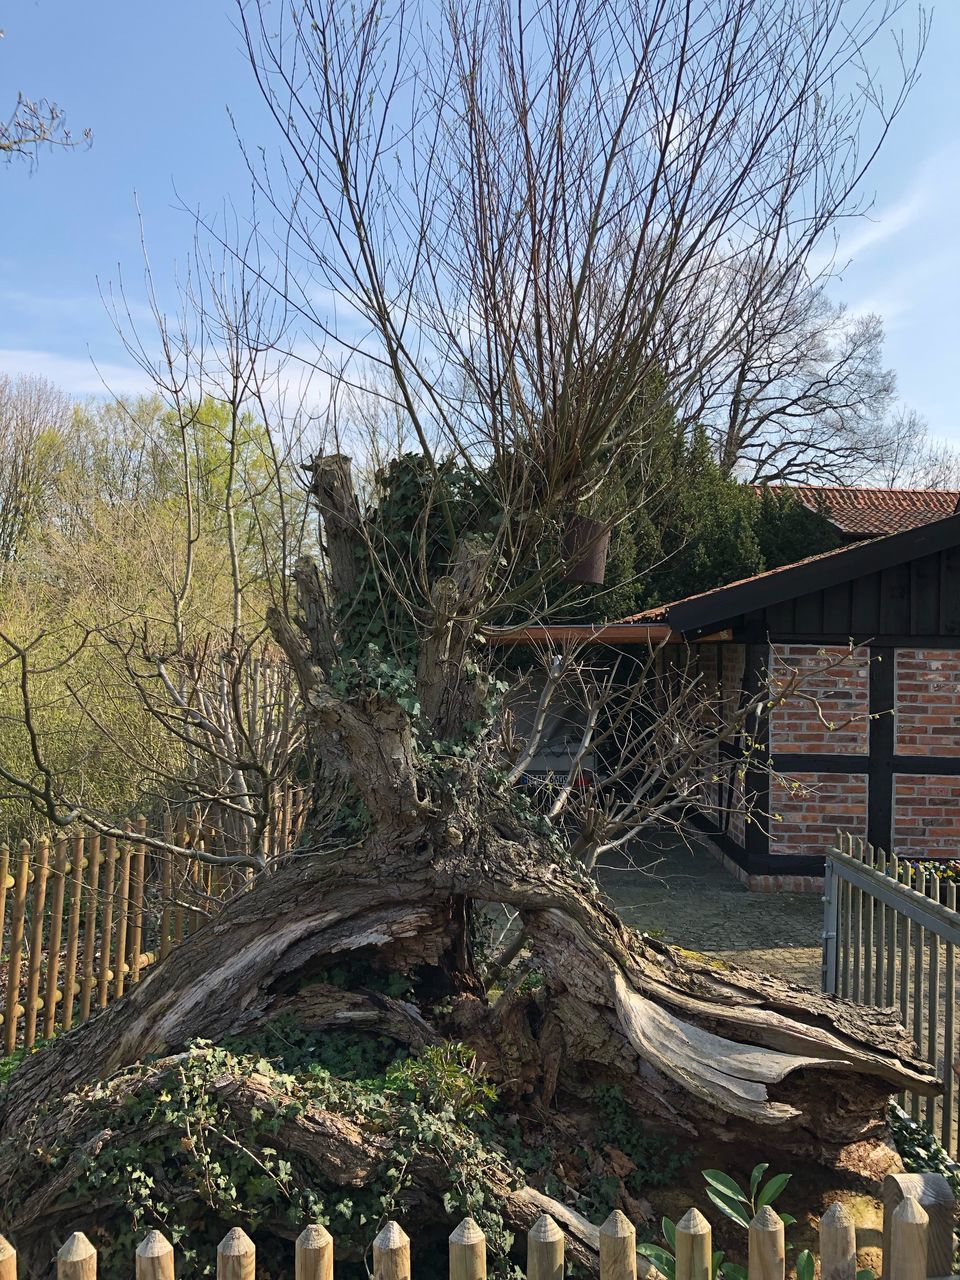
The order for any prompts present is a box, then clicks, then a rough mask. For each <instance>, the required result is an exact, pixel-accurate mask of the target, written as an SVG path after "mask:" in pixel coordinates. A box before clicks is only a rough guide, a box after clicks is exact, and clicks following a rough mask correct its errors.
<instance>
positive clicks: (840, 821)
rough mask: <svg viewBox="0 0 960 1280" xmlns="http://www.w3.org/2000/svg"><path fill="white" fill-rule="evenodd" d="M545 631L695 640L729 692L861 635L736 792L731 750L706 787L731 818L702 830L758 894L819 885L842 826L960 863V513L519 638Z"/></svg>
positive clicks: (620, 643) (611, 640) (913, 852)
mask: <svg viewBox="0 0 960 1280" xmlns="http://www.w3.org/2000/svg"><path fill="white" fill-rule="evenodd" d="M538 631H539V633H540V634H548V633H553V632H556V635H555V636H554V637H553V638H554V639H558V638H561V634H560V633H561V632H562V633H563V634H564V635H565V636H569V638H571V639H573V638H580V639H588V638H593V639H596V640H598V641H602V642H603V644H605V645H607V646H609V647H611V648H613V649H615V650H619V651H623V652H628V651H629V650H630V648H631V647H632V646H633V645H636V644H643V645H645V646H646V645H648V644H649V642H650V640H651V639H652V640H661V639H664V638H669V639H670V640H672V641H674V642H686V643H688V644H691V645H694V646H695V647H696V652H697V655H698V660H699V662H700V664H701V669H702V670H703V671H704V672H705V674H706V675H707V676H708V678H709V680H710V681H711V682H713V683H714V685H715V686H716V687H718V688H719V689H720V690H721V693H722V692H723V691H727V690H729V691H731V692H733V691H739V690H746V689H750V688H754V689H756V688H758V687H759V685H758V682H761V681H764V680H766V679H767V678H768V673H769V672H771V671H774V672H775V671H776V670H777V667H778V664H784V663H785V664H787V665H788V666H789V667H790V668H792V669H797V670H800V671H801V672H802V671H803V670H804V668H807V669H808V670H809V669H810V668H812V667H817V668H822V667H823V665H824V662H823V654H824V652H826V653H827V654H829V653H831V652H832V653H835V654H838V655H839V654H841V653H842V652H843V651H844V650H845V649H846V648H847V647H848V645H849V643H850V642H851V641H852V642H853V644H854V646H855V650H854V659H853V660H852V661H848V662H847V663H845V664H844V665H843V666H842V667H837V668H835V669H834V670H833V671H831V672H829V673H828V674H826V675H820V676H818V677H816V679H817V682H818V686H819V687H818V688H817V689H816V693H817V703H816V704H814V703H811V702H810V701H805V700H791V701H789V702H787V703H786V704H785V705H783V706H781V707H778V708H776V709H774V710H773V712H772V713H771V715H770V716H769V718H768V719H767V721H766V723H765V724H764V725H763V727H762V729H761V736H762V741H761V751H762V753H765V755H766V756H767V758H768V759H772V761H773V766H774V767H773V769H772V770H771V769H768V768H766V767H764V766H763V764H762V763H757V764H756V765H754V766H753V767H751V768H750V769H749V770H748V771H747V774H746V778H745V779H744V781H743V791H742V794H740V795H738V794H737V791H736V788H735V786H734V785H733V783H732V782H731V779H732V778H734V777H735V775H736V772H737V771H736V770H735V769H734V768H733V767H732V766H733V762H734V761H735V760H736V759H737V758H741V759H742V749H741V748H740V747H738V746H737V744H730V745H729V746H725V748H724V751H723V756H722V757H721V758H720V759H719V760H718V761H717V762H716V763H717V765H718V768H717V769H716V770H715V775H716V779H717V780H715V781H713V782H712V783H711V784H710V785H712V786H713V787H717V788H719V787H727V788H728V794H727V797H726V800H725V802H724V803H723V804H720V805H719V806H718V808H719V809H720V810H721V811H722V814H723V816H722V818H721V819H719V820H717V819H715V818H711V819H709V820H708V818H707V817H706V815H704V817H703V822H702V825H703V827H704V830H705V831H706V832H707V833H708V834H709V835H710V836H711V837H712V839H713V841H714V843H715V844H716V845H717V847H718V848H719V850H720V851H721V853H722V856H723V858H724V861H725V863H726V865H727V866H728V868H729V869H730V870H731V871H733V872H734V873H735V874H736V875H738V876H739V877H740V878H741V879H743V880H744V881H745V882H746V883H747V884H748V885H749V886H750V887H751V888H757V889H772V888H792V889H813V888H815V887H817V884H818V880H817V878H818V877H819V876H821V875H822V871H823V859H824V853H825V851H826V850H828V849H829V848H831V846H832V845H833V843H834V841H835V838H836V831H837V829H838V828H843V829H845V830H846V831H850V832H852V833H853V834H855V835H862V836H864V837H866V838H867V839H868V840H869V841H870V842H871V843H872V844H874V845H876V846H878V847H881V848H884V849H893V850H895V851H896V852H897V853H898V854H900V855H901V856H904V855H905V856H911V857H922V858H937V857H946V856H950V857H955V856H956V853H957V849H958V848H960V514H948V515H946V516H941V517H940V518H939V519H937V520H932V521H929V522H926V523H921V524H919V525H915V526H913V527H910V528H907V529H904V530H902V531H900V532H894V533H889V534H887V535H886V536H883V537H878V538H873V539H870V540H860V541H856V542H851V543H849V544H848V545H845V546H843V547H840V548H839V549H837V550H835V551H830V552H826V553H825V554H822V555H818V556H814V557H811V558H810V559H808V560H802V561H799V562H797V563H795V564H790V565H786V566H784V567H782V568H779V569H774V570H771V571H769V572H767V573H761V574H758V575H756V576H755V577H752V578H747V579H744V580H743V581H739V582H733V583H730V584H728V585H726V586H723V587H718V588H716V589H715V590H712V591H707V592H703V593H701V594H699V595H695V596H690V597H687V598H686V599H683V600H676V601H673V602H672V603H670V604H665V605H661V606H658V607H656V608H654V609H650V610H647V611H646V612H644V613H642V614H638V615H637V616H636V617H634V618H629V619H626V620H624V621H623V622H620V623H617V624H614V625H611V626H601V627H593V628H590V627H582V626H580V627H565V628H561V627H546V628H539V629H537V628H529V629H527V632H526V634H527V636H528V637H529V638H531V639H533V638H535V635H534V633H535V632H538ZM830 724H833V725H836V726H839V727H836V728H832V729H831V728H830V727H829V726H830ZM711 801H712V802H713V803H714V804H716V803H717V796H716V795H714V796H711ZM748 812H749V813H753V814H755V815H757V816H756V818H753V819H751V818H750V817H748ZM768 816H769V820H768Z"/></svg>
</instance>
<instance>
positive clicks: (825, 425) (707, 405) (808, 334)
mask: <svg viewBox="0 0 960 1280" xmlns="http://www.w3.org/2000/svg"><path fill="white" fill-rule="evenodd" d="M798 274H799V279H798V280H796V281H792V280H789V279H786V280H784V281H783V282H782V284H781V287H780V290H779V291H777V292H771V293H770V294H769V295H768V296H767V297H765V298H764V301H763V306H761V307H756V308H752V309H747V310H746V311H745V315H744V322H743V325H742V328H741V330H740V334H739V335H738V337H737V340H736V341H735V342H734V343H733V344H732V345H731V348H730V350H729V352H728V355H727V358H726V359H725V360H724V361H720V362H718V363H717V365H716V366H715V367H713V368H711V369H710V370H708V372H707V378H706V379H705V381H704V382H703V383H702V384H701V385H700V386H699V387H698V389H697V392H696V394H695V395H694V396H693V398H692V399H691V401H690V402H689V403H688V405H687V407H686V412H687V414H688V415H689V416H690V418H691V419H692V420H693V421H696V422H703V423H706V424H708V426H709V430H710V433H711V436H712V438H713V441H714V445H715V448H716V451H717V457H718V460H719V462H720V465H721V467H722V468H723V469H724V471H725V472H726V473H727V474H729V475H737V476H740V477H742V478H743V479H744V480H747V481H748V482H750V483H754V484H756V483H783V482H791V481H792V482H795V483H814V484H816V483H824V484H830V483H832V484H851V483H856V482H857V481H862V480H864V479H865V478H867V477H869V476H871V475H872V474H874V473H875V472H876V470H877V468H878V467H879V466H880V465H882V462H883V459H884V458H885V456H886V455H887V453H888V450H889V446H890V443H891V437H893V438H894V439H895V438H896V436H897V432H896V431H895V430H893V429H892V428H893V427H894V424H895V419H894V417H893V414H892V410H893V406H894V402H895V398H896V378H895V377H894V374H893V373H892V371H891V370H889V369H887V368H885V367H884V365H883V350H882V348H883V324H882V321H881V319H880V317H879V316H875V315H867V316H851V315H850V314H849V313H848V312H847V311H846V310H845V309H844V308H843V307H842V306H840V305H837V304H834V303H832V302H831V301H830V299H829V298H828V296H827V292H826V286H825V285H823V284H819V285H816V286H814V285H811V284H810V283H809V282H808V281H807V278H806V276H805V274H804V273H802V272H800V273H798ZM748 287H749V286H748Z"/></svg>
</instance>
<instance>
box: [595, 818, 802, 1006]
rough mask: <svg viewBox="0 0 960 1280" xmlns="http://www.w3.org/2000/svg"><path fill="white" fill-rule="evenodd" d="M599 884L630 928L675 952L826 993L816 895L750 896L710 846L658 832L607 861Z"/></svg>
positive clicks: (781, 894) (773, 894)
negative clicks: (677, 949) (653, 936)
mask: <svg viewBox="0 0 960 1280" xmlns="http://www.w3.org/2000/svg"><path fill="white" fill-rule="evenodd" d="M600 883H601V884H602V886H603V888H604V890H605V891H606V893H607V894H609V896H610V898H611V899H612V900H613V902H614V903H615V904H616V907H617V909H618V911H619V912H620V914H621V916H622V917H623V919H624V920H625V921H626V922H627V924H630V925H633V926H634V928H637V929H642V930H644V931H645V932H647V933H655V934H657V935H658V936H661V937H663V938H665V939H666V941H667V942H672V943H675V944H676V945H677V946H681V947H687V948H688V949H689V950H691V951H703V952H708V953H710V954H712V955H716V956H717V958H718V959H722V960H726V961H728V962H730V963H734V964H742V965H744V966H745V967H747V968H750V969H757V970H760V971H761V972H766V973H775V974H779V975H780V976H781V977H784V978H789V979H791V980H792V981H794V982H802V983H804V984H806V985H807V986H813V987H819V985H820V931H821V927H822V918H823V905H822V903H821V901H820V896H819V894H816V893H751V892H750V891H749V890H748V889H746V888H745V887H744V886H743V885H742V884H740V882H739V881H737V880H735V879H734V878H733V876H731V875H730V874H729V873H728V872H726V871H724V869H723V867H722V866H721V865H720V863H719V861H718V860H717V859H716V857H714V856H713V855H712V854H711V852H710V850H709V847H708V845H707V843H706V841H703V840H697V839H695V838H694V837H687V838H684V837H681V836H678V835H677V834H676V833H674V832H658V833H655V834H653V835H651V836H649V837H647V838H646V839H645V840H644V841H642V842H638V843H637V845H635V846H634V847H633V848H632V849H631V852H630V855H629V857H627V856H623V855H607V857H606V859H605V862H604V865H603V866H602V868H601V870H600Z"/></svg>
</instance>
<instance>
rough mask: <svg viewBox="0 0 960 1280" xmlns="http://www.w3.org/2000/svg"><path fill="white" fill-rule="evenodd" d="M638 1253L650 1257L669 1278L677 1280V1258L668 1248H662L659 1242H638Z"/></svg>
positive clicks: (668, 1279) (669, 1279)
mask: <svg viewBox="0 0 960 1280" xmlns="http://www.w3.org/2000/svg"><path fill="white" fill-rule="evenodd" d="M637 1253H639V1254H641V1255H642V1256H643V1257H644V1258H649V1259H650V1261H651V1262H652V1263H653V1264H654V1265H655V1266H656V1267H657V1269H658V1270H659V1271H662V1272H663V1274H664V1275H665V1276H666V1277H667V1280H676V1275H677V1260H676V1258H675V1257H674V1256H673V1254H672V1253H671V1252H670V1251H669V1250H668V1249H661V1247H660V1246H659V1245H658V1244H638V1245H637Z"/></svg>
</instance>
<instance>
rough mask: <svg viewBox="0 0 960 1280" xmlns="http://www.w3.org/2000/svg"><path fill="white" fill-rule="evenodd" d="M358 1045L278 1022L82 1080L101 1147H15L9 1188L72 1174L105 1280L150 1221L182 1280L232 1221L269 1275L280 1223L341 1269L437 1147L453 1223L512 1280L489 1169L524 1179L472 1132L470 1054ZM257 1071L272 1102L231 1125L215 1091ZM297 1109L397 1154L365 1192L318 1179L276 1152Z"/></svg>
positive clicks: (26, 1190) (484, 1100)
mask: <svg viewBox="0 0 960 1280" xmlns="http://www.w3.org/2000/svg"><path fill="white" fill-rule="evenodd" d="M364 1040H365V1038H364V1037H350V1036H346V1035H339V1036H338V1035H334V1036H331V1035H328V1034H327V1033H323V1034H320V1033H315V1034H311V1033H309V1032H304V1031H302V1030H300V1031H297V1030H296V1029H295V1028H293V1027H292V1026H291V1025H290V1024H275V1025H274V1026H273V1027H271V1028H269V1029H268V1031H267V1032H266V1033H264V1034H263V1035H262V1036H258V1037H254V1038H251V1039H249V1040H247V1041H246V1042H244V1043H241V1042H236V1043H235V1044H234V1045H232V1046H231V1047H215V1046H213V1045H210V1044H206V1043H202V1042H200V1043H197V1044H194V1045H193V1046H191V1048H190V1049H189V1051H188V1052H186V1053H184V1054H182V1055H179V1056H178V1057H177V1058H176V1059H171V1060H169V1061H168V1062H166V1063H164V1064H161V1065H160V1066H159V1068H158V1069H157V1070H156V1071H155V1072H154V1073H153V1074H152V1075H147V1076H146V1077H145V1078H143V1079H141V1080H139V1081H138V1084H137V1086H136V1087H135V1088H134V1089H132V1090H130V1091H129V1092H128V1091H127V1090H128V1086H125V1084H124V1081H123V1078H122V1076H121V1077H119V1078H114V1079H113V1080H112V1081H109V1082H105V1083H104V1084H101V1085H96V1086H92V1087H90V1088H89V1089H87V1090H85V1091H84V1092H85V1094H86V1099H87V1101H88V1103H89V1106H90V1112H89V1129H90V1132H91V1134H93V1133H96V1132H99V1131H100V1129H101V1128H102V1127H103V1126H104V1125H109V1128H110V1130H111V1140H110V1141H109V1142H108V1143H103V1144H100V1143H96V1144H91V1145H90V1147H89V1148H88V1149H86V1150H84V1149H83V1148H82V1145H81V1144H80V1143H78V1142H77V1136H76V1134H72V1135H71V1137H70V1140H69V1141H68V1142H65V1143H64V1144H63V1146H58V1145H54V1147H53V1148H52V1149H49V1150H46V1151H43V1152H39V1151H37V1150H36V1149H35V1148H30V1149H29V1150H26V1149H25V1150H24V1152H23V1177H22V1178H21V1179H20V1181H19V1184H18V1194H19V1195H20V1196H22V1197H26V1196H28V1195H29V1194H30V1191H31V1189H32V1187H33V1186H34V1184H35V1183H39V1182H40V1181H41V1180H43V1179H45V1178H49V1176H50V1173H51V1170H53V1171H57V1170H69V1177H70V1183H71V1185H70V1187H68V1189H67V1191H66V1194H67V1195H68V1196H70V1195H73V1194H75V1195H76V1196H77V1197H78V1199H80V1200H82V1201H83V1202H84V1203H86V1202H91V1201H93V1202H95V1203H96V1204H97V1211H96V1217H95V1223H96V1224H97V1225H93V1224H91V1226H90V1228H89V1229H88V1234H89V1235H90V1236H91V1239H93V1240H94V1243H95V1244H97V1245H98V1247H100V1248H101V1249H102V1259H103V1261H102V1265H101V1270H100V1274H101V1275H102V1276H103V1277H104V1280H115V1278H116V1280H119V1278H120V1277H122V1276H126V1275H127V1274H128V1266H129V1259H130V1257H131V1256H132V1251H133V1249H134V1247H135V1244H136V1242H137V1240H138V1239H140V1238H142V1236H143V1234H144V1233H145V1231H147V1230H148V1229H150V1228H151V1227H157V1228H159V1229H160V1230H162V1231H163V1232H164V1233H165V1234H166V1235H167V1236H168V1237H169V1238H170V1239H171V1240H173V1241H174V1242H175V1243H176V1245H177V1248H178V1252H179V1254H180V1256H181V1258H182V1260H183V1266H184V1271H185V1274H189V1275H196V1276H207V1275H212V1274H213V1262H214V1258H215V1250H216V1244H217V1241H218V1240H219V1239H220V1238H221V1237H222V1235H223V1234H224V1232H225V1231H226V1230H227V1229H228V1227H230V1226H233V1225H240V1226H242V1227H243V1228H244V1229H245V1230H246V1231H248V1233H250V1234H251V1236H252V1237H253V1238H254V1239H255V1241H256V1242H257V1245H258V1257H259V1261H260V1263H261V1266H262V1267H263V1269H264V1274H269V1275H280V1274H283V1273H284V1263H286V1265H287V1266H289V1252H290V1251H289V1247H288V1246H286V1245H279V1244H278V1242H277V1235H276V1228H277V1227H280V1228H281V1229H284V1230H286V1231H287V1232H295V1230H296V1229H298V1228H299V1227H300V1226H302V1225H303V1223H304V1222H307V1221H312V1222H322V1223H324V1224H325V1225H327V1226H328V1227H329V1229H330V1231H331V1232H332V1233H333V1234H334V1236H335V1238H336V1240H337V1244H338V1254H339V1256H340V1258H341V1259H342V1260H344V1262H346V1263H347V1268H346V1269H347V1271H348V1272H349V1271H350V1261H351V1259H359V1258H360V1257H362V1255H363V1251H364V1249H365V1248H366V1247H367V1246H368V1245H369V1243H370V1240H371V1239H372V1237H373V1235H374V1234H375V1233H376V1231H377V1230H378V1228H379V1225H380V1224H381V1223H382V1222H383V1221H384V1220H385V1219H386V1218H388V1217H393V1216H403V1212H404V1210H403V1205H404V1204H405V1202H406V1197H407V1196H408V1194H409V1192H410V1191H411V1189H412V1186H413V1183H412V1174H411V1171H410V1166H411V1164H412V1163H413V1161H414V1160H415V1158H416V1156H417V1154H418V1153H419V1152H420V1151H428V1150H429V1151H435V1150H438V1151H440V1152H442V1153H443V1157H444V1159H443V1162H442V1164H441V1165H440V1166H439V1167H440V1168H441V1169H443V1170H445V1177H446V1183H445V1185H441V1186H440V1187H439V1188H438V1189H439V1191H440V1193H441V1195H442V1198H443V1202H444V1205H445V1208H446V1211H447V1213H448V1215H449V1217H450V1219H451V1220H452V1221H457V1220H458V1219H459V1218H461V1217H463V1216H465V1215H466V1214H470V1215H472V1216H473V1217H474V1218H475V1219H476V1220H477V1222H478V1223H479V1224H480V1226H481V1227H482V1228H483V1230H484V1231H485V1232H486V1233H487V1238H488V1240H489V1242H490V1246H491V1250H490V1252H491V1263H492V1268H493V1273H494V1274H496V1275H499V1276H501V1277H505V1278H508V1277H512V1276H514V1274H515V1272H514V1269H513V1267H512V1266H511V1264H510V1263H509V1261H508V1254H509V1250H510V1247H511V1245H512V1242H513V1240H512V1235H511V1233H510V1232H509V1231H508V1230H507V1228H506V1227H505V1225H504V1223H503V1220H502V1217H501V1215H500V1206H499V1204H498V1203H497V1202H496V1201H495V1200H494V1199H493V1197H492V1195H491V1193H490V1191H489V1190H488V1186H489V1173H490V1170H491V1168H492V1167H494V1166H496V1165H499V1166H500V1168H501V1170H502V1173H503V1177H504V1178H505V1180H506V1181H507V1182H508V1183H509V1182H513V1183H514V1185H518V1184H519V1181H520V1179H521V1175H520V1174H519V1172H518V1171H517V1170H515V1169H514V1168H512V1167H511V1166H510V1165H509V1164H507V1163H506V1162H505V1161H504V1158H503V1156H502V1155H501V1154H500V1153H499V1152H498V1151H497V1150H495V1149H491V1148H490V1147H489V1146H487V1145H486V1144H485V1142H484V1140H483V1139H481V1137H480V1136H478V1133H477V1129H478V1119H480V1118H483V1117H486V1115H487V1112H488V1109H489V1108H491V1107H492V1106H493V1105H494V1104H495V1101H496V1094H495V1091H494V1090H493V1089H492V1087H491V1086H490V1084H489V1082H487V1081H485V1080H484V1079H483V1078H482V1076H481V1075H480V1073H479V1071H478V1070H477V1066H476V1063H475V1060H474V1059H473V1056H472V1055H471V1054H470V1053H468V1052H467V1051H466V1050H464V1049H463V1048H462V1047H460V1046H457V1045H445V1046H442V1047H438V1048H435V1049H428V1050H426V1051H425V1052H424V1053H423V1054H421V1055H420V1056H419V1057H417V1058H412V1057H405V1056H397V1055H396V1054H394V1056H393V1059H392V1060H388V1059H389V1053H388V1050H387V1046H386V1044H385V1042H384V1041H383V1040H381V1039H379V1038H371V1039H370V1041H369V1042H367V1043H364ZM291 1068H293V1069H291ZM331 1068H333V1069H331ZM366 1072H374V1073H375V1074H371V1075H370V1076H366V1075H365V1074H363V1073H366ZM255 1075H256V1076H259V1077H264V1078H265V1079H266V1081H267V1082H268V1084H269V1086H270V1090H271V1093H272V1095H273V1099H272V1101H271V1103H270V1104H269V1105H267V1106H266V1107H265V1108H264V1109H263V1111H255V1112H254V1113H253V1115H252V1116H251V1120H250V1123H249V1124H244V1125H241V1124H239V1123H238V1121H237V1119H236V1118H235V1117H234V1115H233V1113H232V1112H231V1110H230V1107H229V1106H228V1105H227V1103H226V1102H225V1101H224V1100H223V1094H222V1084H223V1081H224V1080H225V1079H230V1078H234V1079H248V1078H250V1077H251V1076H255ZM308 1107H317V1108H322V1109H324V1110H328V1111H330V1112H332V1113H334V1114H337V1115H341V1116H344V1117H349V1118H351V1119H352V1120H354V1121H355V1122H357V1123H359V1124H361V1125H362V1126H363V1127H364V1128H365V1129H366V1130H367V1131H368V1132H371V1133H372V1134H374V1135H377V1134H379V1135H381V1136H382V1137H383V1138H384V1139H385V1143H386V1147H387V1149H388V1150H390V1151H391V1152H393V1153H395V1154H394V1155H392V1156H390V1157H388V1158H387V1159H385V1160H384V1162H383V1164H382V1165H381V1167H380V1168H378V1169H377V1172H376V1175H375V1177H374V1179H373V1180H372V1181H371V1182H370V1183H369V1184H368V1185H365V1186H364V1187H362V1188H357V1187H349V1186H343V1185H339V1184H335V1183H328V1182H325V1181H324V1179H323V1178H322V1177H321V1176H319V1173H318V1170H317V1167H316V1166H315V1165H313V1163H312V1162H311V1161H310V1160H309V1158H307V1157H306V1156H303V1155H300V1154H296V1153H288V1152H285V1151H282V1150H280V1149H279V1144H278V1138H277V1135H278V1133H279V1131H280V1128H281V1125H282V1123H283V1120H284V1118H285V1117H289V1116H290V1115H291V1114H295V1113H297V1112H302V1111H304V1110H305V1109H306V1108H308ZM78 1152H81V1154H79V1155H78ZM6 1208H7V1209H8V1210H11V1211H12V1209H13V1205H12V1204H10V1205H8V1206H6ZM0 1229H2V1228H0ZM357 1274H360V1273H359V1272H358V1273H357Z"/></svg>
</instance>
